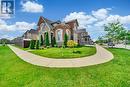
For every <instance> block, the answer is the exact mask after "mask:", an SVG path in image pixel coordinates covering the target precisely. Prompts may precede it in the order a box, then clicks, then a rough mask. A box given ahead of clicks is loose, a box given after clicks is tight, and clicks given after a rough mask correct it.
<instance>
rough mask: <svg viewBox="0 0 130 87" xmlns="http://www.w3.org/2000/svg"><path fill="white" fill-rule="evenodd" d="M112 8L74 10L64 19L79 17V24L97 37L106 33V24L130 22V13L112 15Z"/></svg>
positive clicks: (94, 37)
mask: <svg viewBox="0 0 130 87" xmlns="http://www.w3.org/2000/svg"><path fill="white" fill-rule="evenodd" d="M110 10H112V9H111V8H106V9H105V8H101V9H98V10H96V11H92V13H91V14H86V12H72V13H70V14H69V15H66V16H65V18H63V21H70V20H72V19H77V20H78V22H79V26H80V27H83V28H86V30H87V31H88V32H89V34H90V35H91V36H92V38H93V39H97V38H98V36H102V35H104V34H105V31H104V28H103V26H104V24H107V23H111V22H116V21H120V22H121V23H122V24H124V27H127V26H125V25H126V24H127V25H129V24H130V15H126V16H121V15H112V14H110Z"/></svg>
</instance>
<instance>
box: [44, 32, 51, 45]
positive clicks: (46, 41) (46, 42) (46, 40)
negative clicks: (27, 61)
mask: <svg viewBox="0 0 130 87" xmlns="http://www.w3.org/2000/svg"><path fill="white" fill-rule="evenodd" d="M45 44H46V46H49V45H50V43H49V35H48V32H47V33H46V38H45Z"/></svg>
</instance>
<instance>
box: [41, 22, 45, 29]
mask: <svg viewBox="0 0 130 87" xmlns="http://www.w3.org/2000/svg"><path fill="white" fill-rule="evenodd" d="M44 27H45V23H41V24H40V30H41V31H44Z"/></svg>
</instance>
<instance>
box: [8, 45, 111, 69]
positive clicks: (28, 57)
mask: <svg viewBox="0 0 130 87" xmlns="http://www.w3.org/2000/svg"><path fill="white" fill-rule="evenodd" d="M8 46H9V47H10V49H11V50H12V51H13V52H14V53H15V54H16V55H17V56H19V58H21V59H22V60H24V61H26V62H28V63H31V64H33V65H37V66H44V67H57V68H65V67H84V66H90V65H97V64H102V63H105V62H108V61H110V60H112V59H113V54H112V53H111V52H109V51H108V50H106V49H104V48H103V47H101V46H99V45H96V49H97V52H96V54H95V55H92V56H88V57H84V58H75V59H53V58H45V57H41V56H38V55H35V54H32V53H29V52H27V51H24V50H21V49H19V48H17V47H14V46H12V45H8Z"/></svg>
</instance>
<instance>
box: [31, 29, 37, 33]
mask: <svg viewBox="0 0 130 87" xmlns="http://www.w3.org/2000/svg"><path fill="white" fill-rule="evenodd" d="M29 33H31V34H38V31H37V30H34V29H31V30H29Z"/></svg>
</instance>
